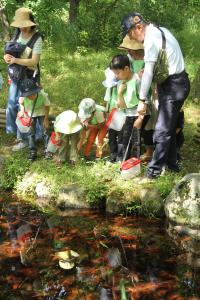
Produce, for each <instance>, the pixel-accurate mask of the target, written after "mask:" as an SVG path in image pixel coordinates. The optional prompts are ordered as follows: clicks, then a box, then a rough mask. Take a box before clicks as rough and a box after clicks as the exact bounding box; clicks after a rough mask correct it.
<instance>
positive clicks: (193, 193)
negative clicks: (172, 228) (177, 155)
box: [165, 173, 200, 228]
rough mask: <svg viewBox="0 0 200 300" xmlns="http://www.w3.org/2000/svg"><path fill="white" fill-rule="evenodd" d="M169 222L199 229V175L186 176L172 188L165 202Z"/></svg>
mask: <svg viewBox="0 0 200 300" xmlns="http://www.w3.org/2000/svg"><path fill="white" fill-rule="evenodd" d="M165 213H166V216H167V218H168V219H169V221H172V222H175V223H176V224H187V225H188V226H191V227H197V228H200V174H199V173H194V174H188V175H186V176H185V177H183V178H182V180H181V181H180V182H179V183H178V184H177V185H176V186H175V187H174V189H173V190H172V191H171V193H170V194H169V196H168V197H167V198H166V201H165Z"/></svg>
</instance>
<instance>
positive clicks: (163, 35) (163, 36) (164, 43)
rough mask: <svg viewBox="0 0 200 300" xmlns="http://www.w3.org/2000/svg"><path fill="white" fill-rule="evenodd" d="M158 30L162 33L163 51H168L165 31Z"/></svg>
mask: <svg viewBox="0 0 200 300" xmlns="http://www.w3.org/2000/svg"><path fill="white" fill-rule="evenodd" d="M157 28H158V29H159V30H160V32H161V34H162V49H163V50H166V37H165V34H164V32H163V30H162V29H161V28H160V27H157Z"/></svg>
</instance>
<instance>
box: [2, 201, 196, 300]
mask: <svg viewBox="0 0 200 300" xmlns="http://www.w3.org/2000/svg"><path fill="white" fill-rule="evenodd" d="M0 209H1V214H0V270H1V275H0V299H2V300H10V299H12V300H14V299H15V300H23V299H37V300H40V299H44V300H58V299H69V300H70V299H71V300H76V299H77V300H82V299H83V300H84V299H86V300H109V299H116V300H129V299H130V300H139V299H141V300H143V299H144V300H149V299H159V300H162V299H169V300H175V299H176V300H182V299H187V300H188V299H189V300H195V299H200V298H199V297H200V284H199V283H200V281H199V278H200V276H199V272H198V270H196V269H192V268H191V267H189V266H188V265H187V263H186V261H187V259H186V253H184V252H183V251H181V250H180V249H178V248H177V246H176V245H175V244H174V243H173V242H172V241H171V240H170V238H169V237H168V235H167V232H166V229H165V224H164V222H163V221H161V220H151V219H145V218H140V217H134V216H110V215H103V214H100V213H99V212H95V211H91V210H67V211H60V212H59V214H54V215H51V214H47V213H45V212H39V211H38V210H37V209H36V208H34V207H31V206H30V205H28V204H23V203H22V202H20V201H18V200H17V198H16V197H14V196H8V195H1V196H0Z"/></svg>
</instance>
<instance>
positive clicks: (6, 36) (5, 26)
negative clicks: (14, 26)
mask: <svg viewBox="0 0 200 300" xmlns="http://www.w3.org/2000/svg"><path fill="white" fill-rule="evenodd" d="M0 20H1V24H2V31H3V40H4V41H8V40H10V26H9V22H8V18H7V16H6V12H5V7H4V6H3V3H2V1H0Z"/></svg>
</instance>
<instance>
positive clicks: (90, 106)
mask: <svg viewBox="0 0 200 300" xmlns="http://www.w3.org/2000/svg"><path fill="white" fill-rule="evenodd" d="M78 108H79V112H78V117H79V118H80V119H81V120H86V119H88V118H90V117H91V115H92V113H93V112H94V111H95V109H96V103H95V101H94V100H93V99H91V98H84V99H82V100H81V102H80V104H79V107H78Z"/></svg>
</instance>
